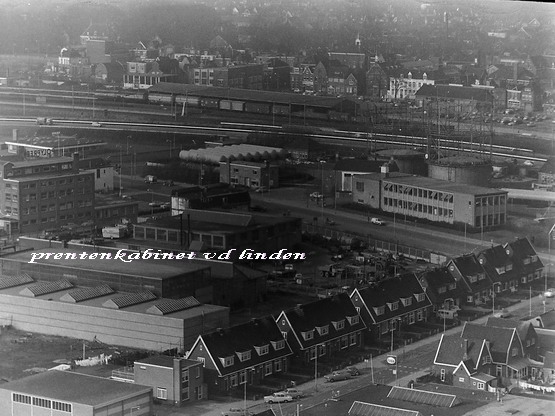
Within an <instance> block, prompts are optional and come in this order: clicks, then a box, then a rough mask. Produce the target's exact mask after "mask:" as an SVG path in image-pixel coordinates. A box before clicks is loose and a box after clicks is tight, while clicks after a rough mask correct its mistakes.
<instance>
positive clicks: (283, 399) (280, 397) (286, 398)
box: [264, 392, 293, 404]
mask: <svg viewBox="0 0 555 416" xmlns="http://www.w3.org/2000/svg"><path fill="white" fill-rule="evenodd" d="M292 401H293V397H291V396H290V395H289V394H285V393H284V392H277V393H274V394H272V395H270V396H264V403H270V404H272V403H288V402H292Z"/></svg>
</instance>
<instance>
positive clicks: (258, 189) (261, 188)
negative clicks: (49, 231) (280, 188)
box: [254, 186, 268, 194]
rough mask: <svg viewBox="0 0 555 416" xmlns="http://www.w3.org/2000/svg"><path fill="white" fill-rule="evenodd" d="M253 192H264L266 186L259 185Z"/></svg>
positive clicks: (266, 190)
mask: <svg viewBox="0 0 555 416" xmlns="http://www.w3.org/2000/svg"><path fill="white" fill-rule="evenodd" d="M254 192H258V193H259V194H260V193H264V192H268V188H267V187H265V186H259V187H258V188H256V189H255V190H254Z"/></svg>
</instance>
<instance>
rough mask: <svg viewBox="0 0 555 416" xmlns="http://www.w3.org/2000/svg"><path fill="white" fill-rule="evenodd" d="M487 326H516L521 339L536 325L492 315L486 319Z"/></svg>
mask: <svg viewBox="0 0 555 416" xmlns="http://www.w3.org/2000/svg"><path fill="white" fill-rule="evenodd" d="M486 326H493V327H499V328H514V329H516V331H517V333H518V336H519V338H520V339H521V340H524V339H525V338H526V335H527V333H528V331H529V330H530V328H532V330H534V329H533V328H534V326H533V325H532V324H531V323H530V322H528V321H515V320H513V319H507V318H496V317H494V316H490V317H489V318H488V320H487V321H486Z"/></svg>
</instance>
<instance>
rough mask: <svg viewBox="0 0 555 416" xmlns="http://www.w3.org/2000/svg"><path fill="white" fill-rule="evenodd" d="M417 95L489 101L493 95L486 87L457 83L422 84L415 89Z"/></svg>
mask: <svg viewBox="0 0 555 416" xmlns="http://www.w3.org/2000/svg"><path fill="white" fill-rule="evenodd" d="M416 96H417V97H434V98H436V97H437V98H440V99H449V100H472V101H479V102H488V103H491V102H492V99H493V95H492V94H491V92H489V91H488V90H486V89H483V88H473V87H461V86H458V85H442V84H438V85H429V84H426V85H422V87H420V89H419V90H418V91H416Z"/></svg>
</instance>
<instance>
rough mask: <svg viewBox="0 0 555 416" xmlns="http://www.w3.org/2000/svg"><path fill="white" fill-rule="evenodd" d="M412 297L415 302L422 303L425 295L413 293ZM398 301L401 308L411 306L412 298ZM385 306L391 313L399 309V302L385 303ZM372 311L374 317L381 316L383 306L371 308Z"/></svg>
mask: <svg viewBox="0 0 555 416" xmlns="http://www.w3.org/2000/svg"><path fill="white" fill-rule="evenodd" d="M414 297H415V299H416V301H417V302H423V301H425V300H426V295H425V294H424V293H415V294H414ZM400 299H401V303H402V304H403V306H409V305H412V298H400ZM387 306H388V307H389V309H390V310H391V311H396V310H398V309H399V301H396V302H387ZM372 309H374V313H375V314H376V315H383V314H384V313H385V305H381V306H373V307H372Z"/></svg>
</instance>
